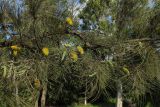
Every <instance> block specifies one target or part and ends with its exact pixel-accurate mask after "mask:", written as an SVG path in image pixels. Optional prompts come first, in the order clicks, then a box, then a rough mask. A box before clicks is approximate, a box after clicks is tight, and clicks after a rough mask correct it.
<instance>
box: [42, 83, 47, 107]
mask: <svg viewBox="0 0 160 107" xmlns="http://www.w3.org/2000/svg"><path fill="white" fill-rule="evenodd" d="M46 94H47V84H46V85H45V86H44V87H43V90H42V97H41V107H45V105H46Z"/></svg>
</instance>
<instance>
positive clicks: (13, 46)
mask: <svg viewBox="0 0 160 107" xmlns="http://www.w3.org/2000/svg"><path fill="white" fill-rule="evenodd" d="M11 49H12V53H13V56H15V57H16V56H17V54H18V51H19V50H20V49H21V48H20V47H18V46H17V45H12V46H11Z"/></svg>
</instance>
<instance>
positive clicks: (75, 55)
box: [70, 51, 78, 61]
mask: <svg viewBox="0 0 160 107" xmlns="http://www.w3.org/2000/svg"><path fill="white" fill-rule="evenodd" d="M70 58H71V59H73V61H77V60H78V55H77V53H76V52H74V51H72V52H71V53H70Z"/></svg>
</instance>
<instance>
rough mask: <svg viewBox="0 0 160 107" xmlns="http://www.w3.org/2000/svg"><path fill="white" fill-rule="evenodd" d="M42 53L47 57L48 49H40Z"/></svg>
mask: <svg viewBox="0 0 160 107" xmlns="http://www.w3.org/2000/svg"><path fill="white" fill-rule="evenodd" d="M42 53H43V55H44V56H48V55H49V49H48V48H47V47H44V48H42Z"/></svg>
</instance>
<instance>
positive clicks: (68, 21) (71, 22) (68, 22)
mask: <svg viewBox="0 0 160 107" xmlns="http://www.w3.org/2000/svg"><path fill="white" fill-rule="evenodd" d="M66 22H67V24H69V25H71V26H72V25H73V20H72V18H70V17H67V18H66Z"/></svg>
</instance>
